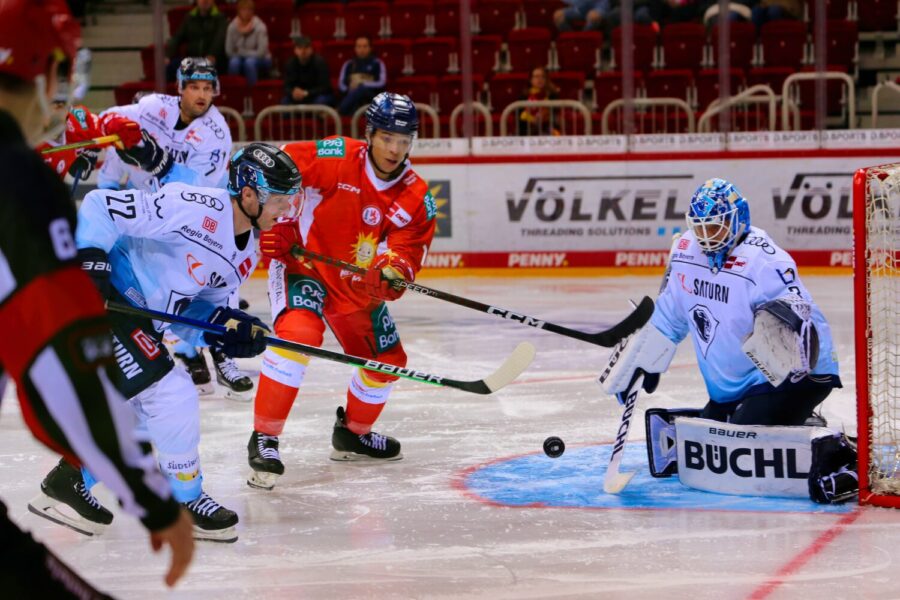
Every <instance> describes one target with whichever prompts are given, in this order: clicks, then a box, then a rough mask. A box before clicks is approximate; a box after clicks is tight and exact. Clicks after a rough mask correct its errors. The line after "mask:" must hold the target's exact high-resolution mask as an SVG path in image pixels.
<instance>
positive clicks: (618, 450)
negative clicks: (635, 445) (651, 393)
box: [603, 373, 644, 494]
mask: <svg viewBox="0 0 900 600" xmlns="http://www.w3.org/2000/svg"><path fill="white" fill-rule="evenodd" d="M643 383H644V374H643V373H640V374H639V375H638V376H637V377H636V378H635V380H634V381H633V382H632V384H631V387H629V388H628V389H627V390H625V391H624V392H619V393H618V394H616V398H618V399H619V402H621V403H622V404H623V405H624V410H623V411H622V420H621V421H620V422H619V431H618V433H617V434H616V443H615V444H614V445H613V449H612V454H610V455H609V466H608V467H606V475H604V476H603V491H604V492H606V493H607V494H618V493H619V492H621V491H622V490H623V489H625V486H626V485H628V482H629V481H631V478H632V477H634V476H635V474H637V471H632V472H630V473H621V472H620V471H619V463H621V462H622V455H623V454H624V453H625V442H626V441H627V440H628V430H629V429H630V428H631V417H633V416H634V406H635V404H636V402H637V396H638V392H639V391H640V389H641V386H642V385H643Z"/></svg>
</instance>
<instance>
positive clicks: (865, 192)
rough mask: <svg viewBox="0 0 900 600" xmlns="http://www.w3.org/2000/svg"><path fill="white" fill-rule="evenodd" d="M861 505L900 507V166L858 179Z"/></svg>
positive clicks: (856, 241) (856, 280) (863, 173)
mask: <svg viewBox="0 0 900 600" xmlns="http://www.w3.org/2000/svg"><path fill="white" fill-rule="evenodd" d="M853 251H854V252H853V263H854V264H853V273H854V277H853V290H854V294H853V295H854V311H855V321H856V322H855V327H854V329H855V338H856V400H857V425H858V436H859V448H858V449H859V502H860V504H872V505H876V506H887V507H892V508H900V163H896V164H889V165H880V166H875V167H867V168H864V169H859V170H858V171H857V172H856V174H855V175H854V177H853Z"/></svg>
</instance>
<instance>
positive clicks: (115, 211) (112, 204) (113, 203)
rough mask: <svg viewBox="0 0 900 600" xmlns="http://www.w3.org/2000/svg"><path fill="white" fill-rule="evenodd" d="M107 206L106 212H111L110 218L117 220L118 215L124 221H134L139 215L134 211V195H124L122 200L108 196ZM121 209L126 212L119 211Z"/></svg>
mask: <svg viewBox="0 0 900 600" xmlns="http://www.w3.org/2000/svg"><path fill="white" fill-rule="evenodd" d="M106 206H107V207H108V208H107V209H106V210H107V211H108V212H109V216H110V217H111V218H113V219H115V218H116V215H119V216H120V217H122V218H123V219H133V218H134V217H135V215H136V214H137V212H136V211H135V209H134V194H123V195H122V197H121V198H120V197H118V196H107V197H106ZM120 208H121V209H123V210H124V212H123V211H122V210H119V209H120Z"/></svg>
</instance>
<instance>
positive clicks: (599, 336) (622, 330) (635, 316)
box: [291, 246, 653, 348]
mask: <svg viewBox="0 0 900 600" xmlns="http://www.w3.org/2000/svg"><path fill="white" fill-rule="evenodd" d="M291 254H292V255H293V256H294V258H297V259H300V258H309V259H311V260H315V261H318V262H322V263H325V264H329V265H332V266H335V267H340V268H341V269H345V270H347V271H350V272H351V273H357V274H360V275H365V274H366V273H367V270H366V269H364V268H362V267H359V266H357V265H354V264H351V263H348V262H344V261H342V260H338V259H336V258H331V257H329V256H324V255H322V254H317V253H315V252H311V251H309V250H307V249H305V248H301V247H300V246H294V247H293V249H291ZM393 285H394V286H395V287H403V288H406V289H408V290H411V291H413V292H416V293H419V294H423V295H425V296H431V297H432V298H437V299H438V300H443V301H445V302H450V303H452V304H458V305H460V306H465V307H466V308H471V309H474V310H477V311H479V312H483V313H487V314H489V315H494V316H497V317H500V318H501V319H508V320H510V321H515V322H516V323H521V324H522V325H527V326H529V327H535V328H537V329H543V330H545V331H550V332H552V333H558V334H560V335H564V336H566V337H570V338H575V339H576V340H581V341H583V342H587V343H589V344H594V345H597V346H603V347H604V348H612V347H613V346H615V345H616V344H618V343H619V342H620V341H621V340H623V339H624V338H626V337H628V336H629V335H631V334H632V333H634V332H635V331H637V330H638V329H640V328H641V327H642V326H643V325H644V323H646V322H647V321H648V320H649V319H650V316H651V315H652V314H653V300H651V299H650V298H649V297H647V296H645V297H644V299H643V300H641V303H640V304H639V305H638V306H637V307H636V308H635V309H634V310H633V311H632V312H631V314H629V315H628V316H627V317H625V318H624V319H623V320H621V321H619V322H618V323H616V324H615V325H613V326H612V327H610V328H609V329H606V330H605V331H599V332H597V333H585V332H583V331H578V330H576V329H569V328H568V327H563V326H562V325H556V324H554V323H549V322H547V321H542V320H540V319H536V318H534V317H529V316H528V315H523V314H521V313H516V312H513V311H511V310H507V309H505V308H500V307H497V306H491V305H490V304H483V303H481V302H478V301H476V300H470V299H469V298H463V297H462V296H456V295H454V294H450V293H448V292H442V291H441V290H436V289H434V288H430V287H425V286H424V285H419V284H418V283H413V282H410V281H404V280H402V279H396V280H394V281H393Z"/></svg>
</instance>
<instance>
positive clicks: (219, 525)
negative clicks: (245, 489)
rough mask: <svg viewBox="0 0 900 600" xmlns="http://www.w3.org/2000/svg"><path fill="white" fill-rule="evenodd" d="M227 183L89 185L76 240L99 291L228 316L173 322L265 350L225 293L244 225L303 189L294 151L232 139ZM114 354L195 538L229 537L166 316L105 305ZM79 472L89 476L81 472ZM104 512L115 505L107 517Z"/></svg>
mask: <svg viewBox="0 0 900 600" xmlns="http://www.w3.org/2000/svg"><path fill="white" fill-rule="evenodd" d="M228 179H229V180H228V188H227V190H223V189H217V188H201V187H196V186H189V185H185V184H182V183H172V184H168V185H164V186H163V187H162V188H160V190H159V191H158V192H142V191H139V190H123V191H110V190H95V191H93V192H90V193H88V194H87V196H86V197H85V199H84V202H83V203H82V206H81V208H80V210H79V214H78V216H79V221H78V228H77V230H76V234H75V243H76V245H77V246H78V248H79V257H80V259H81V261H82V268H84V269H85V270H87V271H88V272H89V274H91V275H92V277H93V278H94V280H95V283H96V284H97V287H98V288H99V289H100V290H101V293H102V294H104V295H105V296H106V297H108V298H110V299H112V300H115V301H118V302H120V303H130V304H132V305H134V306H137V307H146V308H149V309H153V310H157V311H165V312H168V313H176V314H180V315H183V316H187V317H191V318H194V319H200V320H205V321H209V322H213V323H218V324H222V325H225V326H226V327H228V328H229V333H228V334H225V335H224V336H221V335H214V334H210V333H205V334H202V333H201V332H199V331H198V330H196V329H190V328H187V327H183V326H172V327H171V329H172V330H174V332H175V333H176V334H177V335H178V336H179V337H180V338H181V339H183V340H185V341H187V342H189V343H191V344H193V345H209V346H211V347H212V348H213V349H216V350H218V351H222V352H224V353H225V354H226V355H228V356H238V357H249V356H255V355H257V354H259V353H260V352H262V351H263V349H264V348H265V342H264V341H263V339H262V335H263V330H264V329H266V328H265V326H264V325H263V324H262V322H261V321H259V319H256V318H255V317H252V316H250V315H248V314H246V313H243V312H242V311H240V310H237V309H233V308H229V307H228V305H227V301H228V298H229V296H230V295H231V294H232V292H233V291H234V290H236V289H237V288H238V286H239V285H240V284H241V283H242V282H243V281H245V280H246V279H247V278H248V277H249V276H250V274H251V273H252V271H253V269H254V267H255V265H256V262H257V254H256V248H255V245H254V243H253V238H252V230H251V228H252V227H256V228H258V229H260V230H263V231H266V230H268V229H269V228H271V227H272V225H274V223H275V221H276V219H278V218H279V217H281V216H282V215H283V214H285V213H286V212H287V211H288V210H289V209H290V206H291V204H290V203H291V201H292V198H293V196H294V195H295V194H297V192H298V191H299V189H300V172H299V171H298V170H297V167H296V165H295V164H294V162H293V161H292V160H291V159H290V157H289V156H288V155H287V154H285V153H284V152H282V151H281V150H278V149H277V148H274V147H273V146H268V145H266V144H250V145H249V146H247V147H245V148H243V149H242V150H239V151H238V152H237V153H236V154H235V155H234V157H233V159H232V160H231V163H230V168H229V178H228ZM110 321H111V322H112V329H113V334H114V335H113V345H114V351H115V356H116V360H117V362H118V365H119V373H118V375H119V377H118V380H117V381H116V384H117V387H119V389H120V390H121V391H122V393H123V395H125V396H126V397H127V398H129V402H130V404H131V405H132V406H133V407H134V409H135V411H136V412H137V414H138V416H139V419H140V421H141V424H142V425H143V426H144V427H146V428H147V430H148V433H149V435H150V439H151V440H152V441H153V444H154V446H155V447H156V451H157V457H158V460H159V463H160V467H161V468H162V471H163V473H164V474H165V475H166V477H167V478H168V480H169V482H170V483H171V485H172V489H173V495H174V496H175V499H176V500H178V501H179V502H181V503H183V504H184V505H185V506H186V507H187V508H188V509H189V510H190V512H191V515H192V517H193V519H194V525H195V534H196V536H197V537H198V539H212V540H216V541H226V542H233V541H235V540H236V539H237V534H236V533H235V530H234V526H235V525H236V524H237V521H238V518H237V515H236V514H235V513H234V512H233V511H231V510H228V509H226V508H224V507H222V506H221V505H219V504H218V503H216V502H215V501H214V500H212V498H210V497H209V496H208V495H207V494H206V493H205V492H204V491H203V489H202V482H203V476H202V473H201V469H200V459H199V453H198V444H199V441H200V416H199V403H198V398H197V392H196V388H195V387H194V386H193V385H192V382H191V379H190V378H189V376H188V375H187V373H186V372H185V371H184V370H182V369H177V368H173V367H174V362H173V360H172V358H171V357H170V355H169V352H168V350H167V348H166V346H165V344H164V343H163V342H162V336H163V334H164V332H165V331H166V330H168V329H169V325H168V324H166V323H161V322H157V321H151V320H150V319H149V318H140V317H137V318H136V317H133V316H130V315H123V314H120V313H111V314H110ZM85 479H86V481H85V484H86V486H87V487H88V488H89V487H90V486H91V485H92V484H93V481H91V479H92V478H90V477H89V476H88V475H87V474H86V475H85ZM109 520H111V517H110V518H109Z"/></svg>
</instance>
